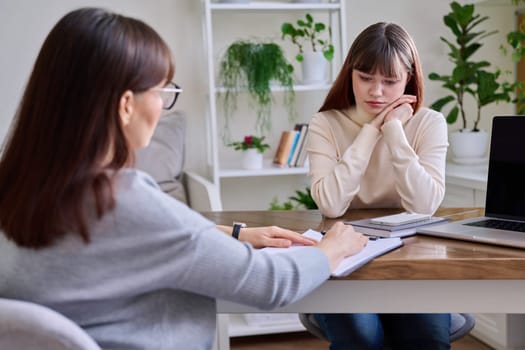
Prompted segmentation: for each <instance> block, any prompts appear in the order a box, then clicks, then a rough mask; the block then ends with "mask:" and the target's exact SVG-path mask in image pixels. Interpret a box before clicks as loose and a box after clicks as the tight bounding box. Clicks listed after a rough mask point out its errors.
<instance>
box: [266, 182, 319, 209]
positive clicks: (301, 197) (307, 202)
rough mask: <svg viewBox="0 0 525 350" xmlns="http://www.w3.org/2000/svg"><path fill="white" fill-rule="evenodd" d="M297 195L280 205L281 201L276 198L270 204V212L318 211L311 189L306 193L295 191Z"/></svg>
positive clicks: (307, 189)
mask: <svg viewBox="0 0 525 350" xmlns="http://www.w3.org/2000/svg"><path fill="white" fill-rule="evenodd" d="M295 194H296V195H295V196H290V197H288V201H285V202H284V203H282V204H279V200H278V199H277V197H275V198H274V199H273V200H272V201H271V203H270V210H294V209H318V207H317V204H316V203H315V201H314V200H313V198H312V194H311V192H310V188H309V187H307V188H306V190H305V191H304V192H303V191H299V190H298V191H295Z"/></svg>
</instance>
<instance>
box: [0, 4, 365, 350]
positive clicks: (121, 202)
mask: <svg viewBox="0 0 525 350" xmlns="http://www.w3.org/2000/svg"><path fill="white" fill-rule="evenodd" d="M173 75H174V66H173V64H172V59H171V54H170V51H169V49H168V47H167V45H166V44H165V43H164V41H163V40H162V39H161V38H160V37H159V35H158V34H157V33H156V32H155V31H154V30H153V29H152V28H151V27H149V26H148V25H146V24H145V23H143V22H141V21H139V20H136V19H133V18H129V17H125V16H122V15H118V14H113V13H109V12H107V11H105V10H102V9H96V8H83V9H79V10H75V11H72V12H70V13H68V14H67V15H65V16H64V17H63V18H62V19H61V20H60V21H59V22H58V23H57V24H56V25H55V27H54V28H53V29H52V30H51V32H50V33H49V35H48V36H47V38H46V40H45V42H44V44H43V47H42V49H41V51H40V53H39V55H38V57H37V60H36V63H35V66H34V69H33V72H32V74H31V76H30V79H29V83H28V85H27V87H26V90H25V93H24V96H23V98H22V101H21V104H20V106H19V109H18V111H17V114H16V116H15V120H14V124H13V127H12V129H11V131H10V135H9V139H8V142H7V143H6V145H5V148H4V150H3V154H2V158H1V160H0V228H1V230H2V231H1V234H0V257H1V258H2V262H1V264H0V295H1V296H3V297H8V298H15V299H22V300H28V301H33V302H36V303H40V304H43V305H46V306H48V307H51V308H53V309H55V310H57V311H58V312H61V313H63V314H64V315H66V316H67V317H69V318H71V319H72V320H74V321H75V322H76V323H78V324H79V325H80V326H81V327H83V328H84V329H85V330H86V331H87V332H88V333H89V334H90V335H91V336H93V338H94V339H95V340H96V341H97V342H98V343H99V345H100V346H101V347H102V348H104V349H210V348H211V347H212V345H213V340H214V335H215V298H221V299H226V300H232V301H235V302H239V303H244V304H249V305H253V306H256V307H260V308H264V309H269V308H274V307H278V306H282V305H285V304H288V303H291V302H294V301H296V300H298V299H300V298H301V297H303V296H304V295H306V294H307V293H309V292H310V291H311V290H313V289H314V288H316V287H317V286H319V285H320V284H322V283H323V282H324V281H325V280H326V279H327V278H328V277H329V275H330V271H332V270H333V269H334V268H335V267H336V266H337V264H338V263H339V262H340V261H341V260H342V259H343V258H344V257H345V256H348V255H351V254H354V253H356V252H358V251H360V250H361V249H362V247H363V246H364V245H365V244H366V241H367V240H366V238H364V237H363V236H362V235H361V234H358V233H356V232H355V231H354V230H353V229H352V228H351V227H349V226H345V225H343V224H342V223H338V224H336V225H334V226H333V227H332V229H331V230H330V231H329V232H328V233H327V234H326V235H325V236H324V238H323V240H322V241H321V242H319V243H318V244H317V245H316V246H311V247H305V248H304V249H301V250H299V251H294V252H289V253H285V254H279V255H268V254H267V253H265V252H264V251H258V250H254V249H253V247H252V246H251V245H250V244H247V243H241V242H240V241H239V240H235V239H233V238H232V237H229V236H227V235H225V234H223V233H221V231H220V230H219V229H218V228H217V227H216V226H215V225H214V224H213V223H212V222H210V221H208V220H207V219H205V218H203V217H202V216H200V215H199V214H198V213H196V212H194V211H192V210H191V209H189V208H188V207H187V206H186V205H184V204H182V203H180V202H178V201H177V200H175V199H173V198H172V197H170V196H168V195H166V194H165V193H163V192H162V191H161V190H160V189H159V188H158V186H157V184H156V183H155V182H154V180H153V179H152V178H151V177H149V176H148V175H146V174H145V173H142V172H140V171H138V170H136V169H134V168H132V166H133V163H134V150H135V149H137V148H140V147H144V146H146V145H148V143H149V141H150V138H151V136H152V134H153V131H154V129H155V127H156V125H157V122H158V120H159V118H160V115H161V111H162V109H163V108H164V109H169V108H171V107H172V106H173V105H174V103H175V101H176V99H177V97H178V95H179V93H180V92H181V91H182V90H181V89H180V87H178V86H177V85H176V84H174V83H171V80H172V77H173ZM261 230H263V229H261ZM261 230H259V231H261ZM246 232H247V231H246ZM237 233H238V232H237ZM244 236H245V237H249V236H250V235H249V234H246V235H244ZM263 236H264V235H263ZM273 236H278V237H283V238H290V239H291V240H296V241H300V240H299V239H296V238H295V237H289V236H287V235H285V234H281V233H279V232H277V233H275V232H274V233H270V234H267V235H266V237H263V238H265V239H266V238H269V237H273ZM251 237H252V238H253V237H254V236H253V235H252V236H251ZM239 238H241V237H239ZM255 238H257V237H255ZM259 238H260V237H259ZM248 240H249V239H248ZM262 241H263V242H264V239H263V240H262ZM304 242H305V243H308V241H304ZM259 243H260V242H259Z"/></svg>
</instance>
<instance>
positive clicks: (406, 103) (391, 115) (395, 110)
mask: <svg viewBox="0 0 525 350" xmlns="http://www.w3.org/2000/svg"><path fill="white" fill-rule="evenodd" d="M416 101H417V98H416V96H414V95H403V96H401V97H400V98H398V99H397V100H395V101H394V102H392V103H391V104H389V105H388V106H386V107H385V108H384V109H383V110H382V111H381V112H380V113H379V114H378V115H377V116H376V117H375V118H374V119H373V120H372V121H371V122H370V124H371V125H372V126H375V127H376V128H377V129H378V130H380V129H381V127H382V126H383V124H384V123H386V122H389V121H390V120H394V119H398V120H401V122H402V123H405V122H406V121H407V120H408V119H410V118H411V117H412V115H413V114H414V109H413V108H412V105H411V104H412V103H414V102H416Z"/></svg>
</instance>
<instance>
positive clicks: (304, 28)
mask: <svg viewBox="0 0 525 350" xmlns="http://www.w3.org/2000/svg"><path fill="white" fill-rule="evenodd" d="M305 19H306V21H305V20H302V19H300V20H298V21H297V22H296V24H297V27H296V26H294V25H293V24H292V23H289V22H286V23H283V24H282V25H281V34H282V39H283V40H284V39H286V38H287V37H289V38H290V40H291V41H292V43H293V44H294V45H296V46H297V48H298V49H299V53H298V54H297V55H296V56H295V59H296V60H297V61H299V62H302V61H303V60H304V56H303V53H304V51H305V48H304V46H305V45H307V44H310V46H311V49H312V51H314V52H317V51H321V52H322V53H323V56H324V57H325V58H326V59H327V60H328V61H331V60H332V59H333V58H334V45H332V43H331V42H332V28H331V27H330V26H326V25H325V24H324V23H322V22H315V21H314V18H313V17H312V15H311V14H309V13H307V14H306V16H305ZM325 30H326V31H327V36H328V38H321V37H320V36H321V35H322V34H323V32H324V31H325Z"/></svg>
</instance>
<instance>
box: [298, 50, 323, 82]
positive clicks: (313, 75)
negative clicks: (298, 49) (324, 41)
mask: <svg viewBox="0 0 525 350" xmlns="http://www.w3.org/2000/svg"><path fill="white" fill-rule="evenodd" d="M303 57H304V60H303V62H302V63H301V68H302V70H303V84H320V83H324V82H326V58H324V56H323V53H322V52H313V51H310V52H304V53H303Z"/></svg>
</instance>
